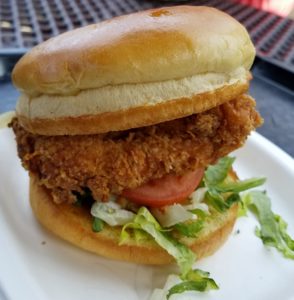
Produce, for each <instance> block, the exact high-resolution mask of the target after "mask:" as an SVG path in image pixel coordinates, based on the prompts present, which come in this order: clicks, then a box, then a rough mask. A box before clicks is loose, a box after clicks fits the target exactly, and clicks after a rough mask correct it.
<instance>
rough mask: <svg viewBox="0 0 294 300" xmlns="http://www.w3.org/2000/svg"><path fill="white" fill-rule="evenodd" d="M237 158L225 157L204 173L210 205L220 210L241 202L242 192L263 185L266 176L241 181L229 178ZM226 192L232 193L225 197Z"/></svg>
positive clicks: (207, 198) (207, 199) (206, 196)
mask: <svg viewBox="0 0 294 300" xmlns="http://www.w3.org/2000/svg"><path fill="white" fill-rule="evenodd" d="M234 160H235V158H233V157H223V158H221V159H219V160H218V162H217V164H215V165H213V166H209V167H208V168H207V169H206V171H205V173H204V179H203V182H204V185H205V187H206V188H207V192H206V194H205V199H206V201H207V203H208V204H209V205H211V206H212V207H213V208H214V209H216V210H217V211H219V212H225V211H226V210H227V209H229V208H230V207H231V206H232V205H233V204H234V203H236V202H240V200H241V199H240V197H239V194H238V193H240V192H243V191H246V190H248V189H251V188H254V187H257V186H260V185H262V184H263V183H264V182H265V180H266V179H265V178H251V179H247V180H241V181H237V182H235V181H231V180H228V174H229V171H230V170H231V168H232V164H233V162H234ZM224 193H232V194H231V195H229V196H228V197H226V198H225V197H224Z"/></svg>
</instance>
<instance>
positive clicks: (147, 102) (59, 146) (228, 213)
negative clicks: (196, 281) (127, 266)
mask: <svg viewBox="0 0 294 300" xmlns="http://www.w3.org/2000/svg"><path fill="white" fill-rule="evenodd" d="M254 56H255V50H254V46H253V44H252V42H251V40H250V37H249V35H248V32H247V31H246V29H245V28H244V27H243V26H242V25H241V24H240V23H239V22H238V21H236V20H235V19H233V18H232V17H230V16H229V15H227V14H225V13H224V12H221V11H219V10H217V9H214V8H210V7H196V6H177V7H165V8H160V9H152V10H147V11H143V12H137V13H133V14H130V15H125V16H120V17H117V18H114V19H111V20H107V21H104V22H101V23H98V24H93V25H89V26H86V27H82V28H79V29H75V30H73V31H69V32H66V33H63V34H61V35H59V36H57V37H54V38H51V39H49V40H47V41H46V42H43V43H42V44H40V45H38V46H36V47H34V48H33V49H32V50H31V51H29V52H28V53H26V54H25V55H24V56H23V57H22V58H21V59H20V60H19V62H18V63H17V64H16V66H15V68H14V70H13V73H12V79H13V82H14V85H15V86H16V87H17V89H18V90H19V91H20V92H21V95H20V98H19V101H18V104H17V107H16V117H15V118H14V119H13V120H12V122H11V123H10V126H11V127H12V128H13V131H14V133H15V136H16V142H17V148H18V154H19V157H20V159H21V162H22V165H23V166H24V168H25V169H26V170H28V172H29V177H30V195H29V198H30V204H31V207H32V209H33V212H34V214H35V216H36V217H37V219H38V220H39V222H40V223H41V224H43V225H44V226H45V227H46V228H47V229H49V231H51V232H53V233H54V234H56V235H57V236H59V237H61V238H62V239H64V240H66V241H68V242H70V243H72V244H74V245H76V246H78V247H80V248H83V249H85V250H87V251H90V252H93V253H96V254H98V255H102V256H105V257H108V258H112V259H118V260H125V261H130V262H136V263H142V264H167V263H171V262H173V261H175V260H176V262H177V263H178V264H179V266H180V268H181V272H182V273H183V274H184V273H187V272H188V271H189V269H190V267H191V265H192V264H193V262H194V260H195V258H196V257H197V258H201V257H203V256H207V255H211V254H212V253H214V252H215V251H216V250H217V249H218V248H219V247H220V246H221V245H222V244H223V243H224V242H225V240H226V239H227V237H228V235H229V234H230V232H231V231H232V228H233V226H234V222H235V220H236V217H237V211H238V202H239V199H240V197H239V192H241V191H243V190H245V189H247V188H251V187H254V186H257V185H259V184H261V183H262V180H258V179H252V180H245V181H240V180H239V179H238V177H237V174H236V173H235V172H234V171H233V169H232V164H233V160H234V159H233V158H231V157H228V156H227V155H228V154H230V153H231V152H232V151H234V150H235V149H237V148H239V147H241V146H242V145H243V144H244V143H245V141H246V139H247V137H248V135H249V134H250V132H251V131H252V130H254V129H255V128H256V127H258V126H260V125H261V124H262V118H261V117H260V115H259V113H258V112H257V111H256V109H255V101H254V99H253V98H252V97H250V96H249V95H248V94H247V91H248V87H249V82H250V79H251V75H250V72H249V70H250V67H251V66H252V64H253V60H254Z"/></svg>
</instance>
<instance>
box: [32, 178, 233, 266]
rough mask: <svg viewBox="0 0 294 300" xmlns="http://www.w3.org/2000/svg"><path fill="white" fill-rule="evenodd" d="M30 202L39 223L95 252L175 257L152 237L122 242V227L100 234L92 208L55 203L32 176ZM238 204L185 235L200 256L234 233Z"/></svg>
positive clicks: (135, 258)
mask: <svg viewBox="0 0 294 300" xmlns="http://www.w3.org/2000/svg"><path fill="white" fill-rule="evenodd" d="M30 202H31V206H32V209H33V212H34V214H35V215H36V217H37V218H38V220H39V222H40V223H41V224H42V225H43V226H45V227H46V228H47V229H48V230H50V231H51V232H53V233H54V234H56V235H57V236H59V237H61V238H62V239H64V240H66V241H68V242H70V243H72V244H74V245H76V246H78V247H80V248H82V249H84V250H87V251H90V252H93V253H95V254H98V255H101V256H104V257H108V258H112V259H117V260H124V261H129V262H134V263H141V264H153V265H159V264H168V263H171V262H173V261H174V259H173V258H172V257H171V256H170V255H169V254H168V253H167V252H166V251H165V250H164V249H162V248H161V247H160V246H158V245H157V244H156V242H155V241H154V240H152V239H151V238H150V239H148V240H143V241H142V240H140V242H136V241H135V240H128V241H127V244H124V245H121V246H120V245H119V238H120V231H121V228H120V227H110V226H104V228H103V230H102V231H101V232H99V233H96V232H93V231H92V220H93V219H92V216H91V215H90V212H89V209H86V208H84V207H78V206H75V205H72V204H55V203H54V202H53V201H52V199H51V196H50V193H49V192H48V191H47V190H46V189H45V188H44V187H42V186H40V185H39V184H38V180H37V178H36V177H34V176H33V175H32V174H31V175H30ZM237 211H238V205H234V206H232V207H231V209H229V210H228V211H227V212H225V213H222V214H220V213H216V215H215V217H214V218H213V219H212V220H210V221H209V222H208V223H207V226H205V228H204V229H203V230H202V231H201V232H200V234H199V236H198V237H197V238H182V239H181V242H182V243H184V244H186V245H187V246H189V247H190V248H191V249H192V250H193V251H194V252H195V253H196V254H197V258H198V259H199V258H201V257H204V256H208V255H211V254H213V253H214V252H215V251H216V250H217V249H218V248H219V247H220V246H221V245H222V244H223V243H224V242H225V241H226V239H227V237H228V235H229V234H230V233H231V231H232V229H233V226H234V223H235V220H236V217H237Z"/></svg>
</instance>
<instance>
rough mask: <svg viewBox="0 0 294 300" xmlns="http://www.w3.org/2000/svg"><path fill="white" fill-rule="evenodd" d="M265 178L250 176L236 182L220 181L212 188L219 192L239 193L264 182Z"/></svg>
mask: <svg viewBox="0 0 294 300" xmlns="http://www.w3.org/2000/svg"><path fill="white" fill-rule="evenodd" d="M265 181H266V178H250V179H246V180H242V181H237V182H230V183H220V184H218V185H216V186H215V187H214V188H215V189H216V190H217V191H218V192H220V193H229V192H230V193H240V192H243V191H246V190H249V189H252V188H255V187H257V186H260V185H262V184H264V183H265Z"/></svg>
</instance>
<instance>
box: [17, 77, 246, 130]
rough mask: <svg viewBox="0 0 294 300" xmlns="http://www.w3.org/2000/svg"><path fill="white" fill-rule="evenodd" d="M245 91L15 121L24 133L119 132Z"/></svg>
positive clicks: (236, 87)
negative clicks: (90, 112)
mask: <svg viewBox="0 0 294 300" xmlns="http://www.w3.org/2000/svg"><path fill="white" fill-rule="evenodd" d="M247 89H248V83H246V84H240V83H236V84H233V85H230V86H224V87H222V88H219V89H216V90H214V91H212V92H206V93H202V94H197V95H195V96H194V97H193V98H181V99H175V100H170V101H168V102H164V103H161V104H157V105H149V106H140V107H136V108H131V109H127V110H121V111H116V112H108V113H103V114H97V115H92V116H80V117H67V118H56V119H50V118H47V119H29V118H27V117H25V116H24V115H18V119H19V122H20V124H21V125H22V126H23V127H24V128H25V129H26V130H28V131H29V132H31V133H34V134H41V135H77V134H82V135H85V134H97V133H104V132H109V131H120V130H126V129H130V128H137V127H143V126H149V125H152V124H157V123H160V122H165V121H169V120H173V119H178V118H182V117H185V116H189V115H192V114H195V113H200V112H203V111H206V110H208V109H210V108H213V107H215V106H218V105H220V104H222V103H224V102H226V101H230V100H232V99H235V98H237V97H238V96H240V95H242V94H243V93H244V92H246V91H247Z"/></svg>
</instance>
